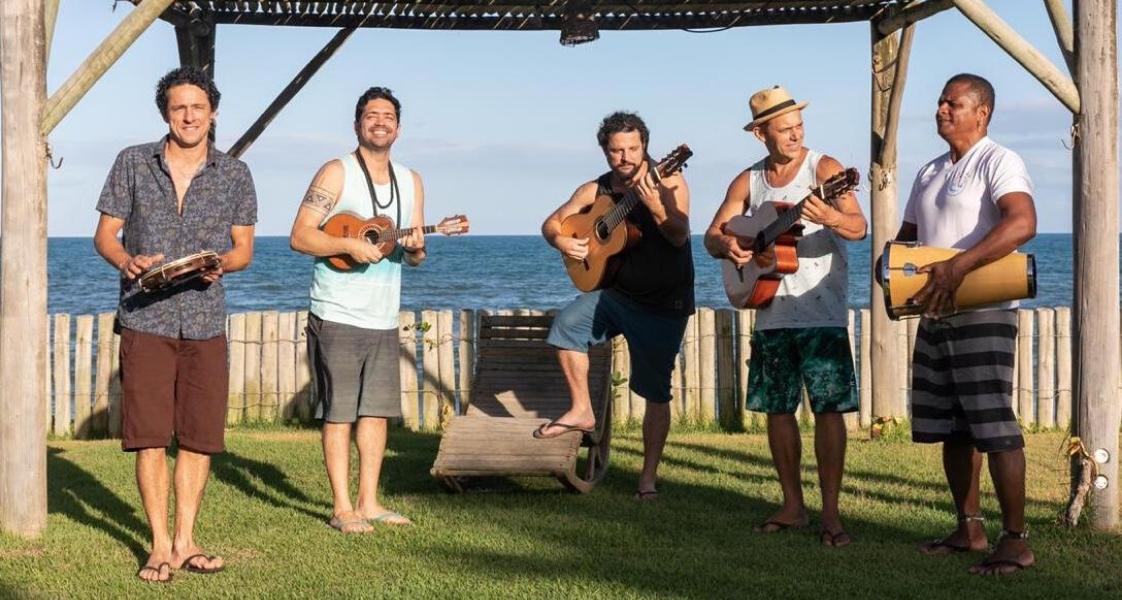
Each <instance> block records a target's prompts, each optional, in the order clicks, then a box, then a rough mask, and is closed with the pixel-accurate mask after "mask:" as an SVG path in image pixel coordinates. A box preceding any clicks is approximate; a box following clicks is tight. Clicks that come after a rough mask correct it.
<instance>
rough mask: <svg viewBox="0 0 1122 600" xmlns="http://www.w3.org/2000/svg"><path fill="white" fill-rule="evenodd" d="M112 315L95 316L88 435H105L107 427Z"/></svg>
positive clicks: (114, 316)
mask: <svg viewBox="0 0 1122 600" xmlns="http://www.w3.org/2000/svg"><path fill="white" fill-rule="evenodd" d="M115 319H116V315H114V314H113V313H101V314H99V315H98V316H97V374H96V376H95V378H94V407H93V418H92V419H91V424H90V435H105V432H106V430H107V429H108V427H109V387H110V380H111V379H112V378H113V375H114V373H113V338H114V334H113V321H114V320H115Z"/></svg>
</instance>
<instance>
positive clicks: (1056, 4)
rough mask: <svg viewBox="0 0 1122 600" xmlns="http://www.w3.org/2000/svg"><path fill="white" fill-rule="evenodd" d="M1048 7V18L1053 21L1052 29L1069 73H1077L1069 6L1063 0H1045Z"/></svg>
mask: <svg viewBox="0 0 1122 600" xmlns="http://www.w3.org/2000/svg"><path fill="white" fill-rule="evenodd" d="M1044 6H1045V7H1046V8H1047V9H1048V18H1049V19H1050V20H1051V21H1052V30H1053V31H1055V33H1056V43H1057V44H1059V45H1060V53H1061V54H1063V56H1064V62H1065V63H1067V71H1068V73H1071V74H1074V73H1075V34H1074V33H1073V29H1072V27H1071V19H1069V18H1068V16H1067V8H1065V7H1064V2H1063V0H1044Z"/></svg>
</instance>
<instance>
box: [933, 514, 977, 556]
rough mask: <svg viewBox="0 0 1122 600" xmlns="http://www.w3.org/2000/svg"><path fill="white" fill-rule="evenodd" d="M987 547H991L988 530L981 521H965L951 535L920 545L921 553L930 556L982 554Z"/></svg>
mask: <svg viewBox="0 0 1122 600" xmlns="http://www.w3.org/2000/svg"><path fill="white" fill-rule="evenodd" d="M987 547H989V540H988V539H986V529H985V528H984V527H982V523H981V521H978V520H963V521H960V522H959V524H958V528H957V529H955V530H954V531H952V532H951V534H950V535H948V536H946V537H944V538H940V539H937V540H934V541H931V542H926V543H923V544H920V545H919V551H920V553H921V554H926V555H928V556H943V555H946V554H958V553H961V552H981V551H983V550H985V549H986V548H987Z"/></svg>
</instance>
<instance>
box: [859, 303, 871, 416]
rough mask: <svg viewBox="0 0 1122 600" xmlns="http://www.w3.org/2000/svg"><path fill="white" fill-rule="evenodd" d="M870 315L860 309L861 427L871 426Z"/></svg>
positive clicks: (865, 309)
mask: <svg viewBox="0 0 1122 600" xmlns="http://www.w3.org/2000/svg"><path fill="white" fill-rule="evenodd" d="M871 321H872V315H871V313H870V311H869V309H867V308H862V309H861V378H860V379H858V385H860V388H858V391H859V395H860V398H861V409H860V411H859V412H858V414H859V416H860V419H861V427H862V428H864V427H872V425H873V386H872V384H873V365H872V364H871V363H872V354H873V351H872V342H871V341H870V340H871V337H872V327H871Z"/></svg>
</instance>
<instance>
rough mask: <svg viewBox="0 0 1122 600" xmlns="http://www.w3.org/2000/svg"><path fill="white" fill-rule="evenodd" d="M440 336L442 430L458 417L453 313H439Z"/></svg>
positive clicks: (438, 343)
mask: <svg viewBox="0 0 1122 600" xmlns="http://www.w3.org/2000/svg"><path fill="white" fill-rule="evenodd" d="M436 319H437V323H438V324H439V329H440V336H439V337H438V338H437V339H438V342H437V348H436V350H437V362H438V364H439V367H440V406H439V409H440V422H439V427H440V429H442V430H443V429H444V428H445V427H447V426H448V422H449V421H451V420H452V417H454V416H455V415H456V367H455V364H456V362H455V361H456V354H455V353H456V336H455V335H454V333H455V332H453V331H452V311H451V310H442V311H440V312H439V313H437V318H436Z"/></svg>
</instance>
